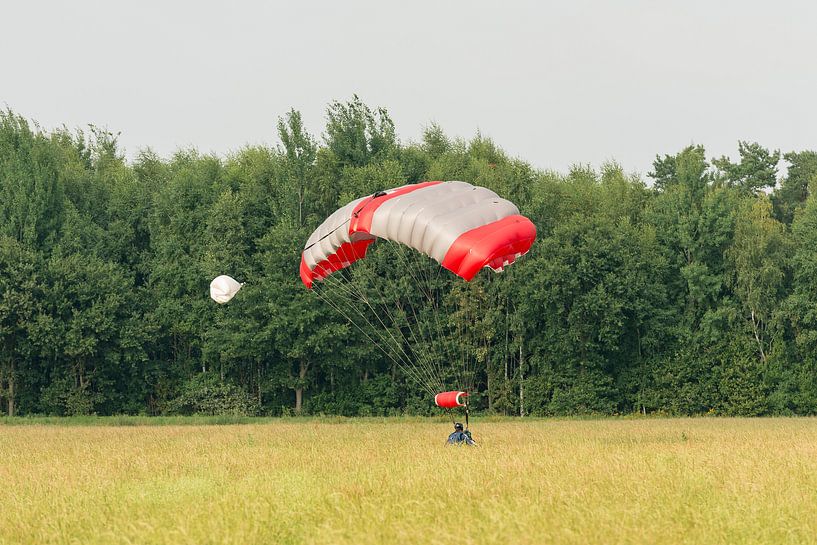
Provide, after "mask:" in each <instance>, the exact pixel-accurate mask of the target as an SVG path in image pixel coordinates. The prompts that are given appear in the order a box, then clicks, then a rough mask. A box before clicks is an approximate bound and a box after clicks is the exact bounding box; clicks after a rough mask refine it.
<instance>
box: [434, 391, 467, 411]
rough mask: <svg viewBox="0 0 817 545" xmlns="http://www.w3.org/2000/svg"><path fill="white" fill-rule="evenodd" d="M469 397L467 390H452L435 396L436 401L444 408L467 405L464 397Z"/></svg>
mask: <svg viewBox="0 0 817 545" xmlns="http://www.w3.org/2000/svg"><path fill="white" fill-rule="evenodd" d="M464 397H468V393H467V392H460V391H456V390H455V391H452V392H440V393H439V394H437V395H435V396H434V403H436V404H437V406H438V407H442V408H443V409H453V408H454V407H465V402H464V401H463V400H462V398H464Z"/></svg>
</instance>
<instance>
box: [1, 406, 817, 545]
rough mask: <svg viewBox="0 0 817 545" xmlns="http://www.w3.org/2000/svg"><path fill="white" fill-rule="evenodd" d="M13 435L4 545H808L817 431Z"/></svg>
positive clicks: (229, 430)
mask: <svg viewBox="0 0 817 545" xmlns="http://www.w3.org/2000/svg"><path fill="white" fill-rule="evenodd" d="M0 422H2V421H0ZM20 422H21V421H19V420H18V421H5V423H3V424H0V489H1V490H2V496H0V543H37V544H45V543H65V544H68V543H71V544H74V543H76V544H80V543H81V544H86V543H87V544H96V543H99V544H102V543H105V544H126V543H127V544H131V543H134V544H153V543H161V544H188V543H189V544H205V543H225V544H227V543H236V544H238V543H242V544H275V543H293V544H297V543H310V544H311V543H315V544H334V543H342V544H356V545H361V544H374V543H400V544H414V543H421V544H422V543H439V544H446V545H447V544H452V543H466V544H468V543H502V544H524V543H575V544H582V545H587V544H602V543H604V544H608V543H645V544H657V543H704V544H715V543H730V544H734V543H775V544H777V543H817V420H815V419H755V420H742V419H714V418H712V419H710V418H701V419H643V420H639V419H635V420H629V419H616V420H527V421H519V420H507V421H477V422H476V425H475V426H473V428H474V432H475V436H476V438H477V439H478V440H479V441H480V443H481V444H480V446H479V447H477V448H456V447H453V448H452V447H445V446H443V442H444V439H445V436H446V435H447V433H448V431H449V429H448V428H449V427H450V424H446V423H443V422H435V421H429V420H403V419H398V420H377V419H361V420H333V421H321V420H272V421H261V422H258V423H250V424H236V425H178V424H179V421H172V422H164V423H165V424H167V425H164V426H145V425H129V426H124V425H121V424H125V423H131V424H134V423H136V424H141V423H143V421H132V422H129V421H128V420H127V419H125V420H122V419H120V420H118V421H114V422H116V423H118V424H120V425H118V426H105V425H102V426H100V425H86V424H88V423H89V421H81V422H80V423H81V424H83V425H70V426H66V425H54V424H53V421H44V422H43V423H36V424H29V425H9V424H12V423H20ZM35 422H36V421H35ZM100 422H102V423H103V424H104V423H105V422H106V421H105V420H101V421H96V422H95V423H96V424H99V423H100ZM195 422H196V421H193V423H195Z"/></svg>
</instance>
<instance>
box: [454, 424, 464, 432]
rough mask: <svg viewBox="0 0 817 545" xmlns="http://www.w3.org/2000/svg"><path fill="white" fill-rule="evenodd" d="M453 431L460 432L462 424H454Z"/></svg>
mask: <svg viewBox="0 0 817 545" xmlns="http://www.w3.org/2000/svg"><path fill="white" fill-rule="evenodd" d="M454 431H462V424H460V423H459V422H457V423H455V424H454Z"/></svg>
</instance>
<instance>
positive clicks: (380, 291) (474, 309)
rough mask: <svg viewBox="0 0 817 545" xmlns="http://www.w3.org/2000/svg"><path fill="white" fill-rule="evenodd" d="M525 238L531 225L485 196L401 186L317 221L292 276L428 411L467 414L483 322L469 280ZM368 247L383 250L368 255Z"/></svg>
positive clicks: (517, 251) (481, 302)
mask: <svg viewBox="0 0 817 545" xmlns="http://www.w3.org/2000/svg"><path fill="white" fill-rule="evenodd" d="M535 239H536V227H535V226H534V225H533V223H532V222H531V221H530V220H529V219H528V218H526V217H525V216H522V215H521V214H520V212H519V209H518V208H517V207H516V205H515V204H513V203H512V202H510V201H508V200H506V199H503V198H501V197H499V196H498V195H497V194H496V193H495V192H493V191H491V190H490V189H487V188H484V187H479V186H474V185H471V184H469V183H466V182H461V181H448V182H442V181H434V182H421V183H417V184H408V185H404V186H401V187H397V188H394V189H389V190H386V191H380V192H377V193H374V194H372V195H368V196H365V197H361V198H359V199H355V200H353V201H352V202H350V203H348V204H347V205H345V206H343V207H341V208H340V209H338V210H336V211H335V212H334V213H332V214H331V215H330V216H329V217H328V218H326V220H324V221H323V223H321V225H320V226H319V227H318V228H317V229H316V230H315V231H314V232H313V233H312V234H311V236H310V237H309V238H308V240H307V241H306V244H305V246H304V249H303V252H302V254H301V264H300V277H301V281H302V282H303V284H304V285H305V286H306V287H307V288H309V289H310V290H311V291H312V292H313V293H315V294H316V295H317V296H318V297H319V298H320V299H321V300H323V301H324V302H325V303H326V304H327V306H329V307H331V308H333V309H335V310H336V311H338V312H339V313H340V314H342V315H343V316H344V317H345V318H346V319H347V321H348V322H349V323H351V324H352V325H353V326H355V327H356V328H357V329H358V330H359V332H360V333H362V334H363V336H364V337H365V338H366V339H367V340H368V341H370V342H371V343H372V344H373V345H375V346H377V347H378V348H379V349H380V350H381V351H382V352H383V353H384V354H385V355H386V356H388V357H389V359H391V361H392V362H393V363H395V364H396V365H397V366H398V367H399V368H400V369H402V370H403V371H404V372H405V374H406V375H407V376H408V377H409V378H411V379H413V380H414V381H415V382H416V383H417V384H418V385H420V386H421V387H423V388H424V389H425V390H426V391H427V392H428V393H429V394H430V395H431V396H433V397H434V399H435V403H436V404H437V405H438V406H440V407H443V408H445V409H446V410H448V409H452V408H456V407H465V408H466V415H467V410H468V407H467V399H468V396H471V395H473V393H472V392H473V391H474V390H475V389H476V387H477V386H478V382H479V379H478V372H477V371H478V369H477V364H478V363H480V362H484V361H485V357H486V356H485V353H486V352H487V348H486V346H485V345H486V344H487V341H484V340H482V338H481V336H484V335H485V331H484V328H482V329H481V328H480V326H478V325H477V324H478V322H479V321H480V320H482V319H483V318H484V316H486V315H487V314H486V312H485V309H484V308H483V307H484V306H485V305H490V297H489V295H490V294H489V293H488V292H489V291H490V290H489V288H490V285H489V284H490V282H489V281H486V280H484V279H482V280H481V279H480V277H479V276H478V273H479V272H480V271H481V270H482V269H483V268H489V269H492V270H493V271H495V272H501V271H503V270H504V269H505V268H506V267H507V266H508V265H510V264H512V263H514V261H516V260H517V259H518V258H519V257H520V256H522V255H524V254H526V253H527V252H528V251H529V250H530V248H531V246H532V244H533V242H534V240H535ZM377 240H382V241H390V242H392V243H393V244H385V245H381V244H378V245H375V248H376V251H375V250H372V245H373V243H374V242H375V241H377ZM371 254H377V257H376V258H375V257H370V258H369V259H364V258H366V257H367V256H370V255H371ZM429 258H430V259H429ZM353 265H354V266H353ZM443 271H449V272H450V273H453V274H447V273H445V274H441V273H442V272H443ZM483 276H484V275H483ZM489 276H492V275H489Z"/></svg>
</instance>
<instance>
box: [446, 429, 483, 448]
mask: <svg viewBox="0 0 817 545" xmlns="http://www.w3.org/2000/svg"><path fill="white" fill-rule="evenodd" d="M463 443H465V444H466V445H469V446H470V445H476V442H474V440H473V439H472V438H471V432H470V431H455V432H454V433H452V434H451V435H449V436H448V444H449V445H462V444H463Z"/></svg>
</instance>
